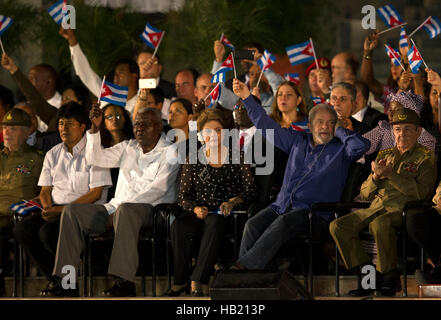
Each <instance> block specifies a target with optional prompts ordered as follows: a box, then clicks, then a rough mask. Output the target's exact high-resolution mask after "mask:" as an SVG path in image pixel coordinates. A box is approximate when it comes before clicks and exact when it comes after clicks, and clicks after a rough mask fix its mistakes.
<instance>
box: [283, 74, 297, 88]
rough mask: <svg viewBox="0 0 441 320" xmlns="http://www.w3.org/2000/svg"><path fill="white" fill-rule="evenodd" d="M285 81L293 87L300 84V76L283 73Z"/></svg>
mask: <svg viewBox="0 0 441 320" xmlns="http://www.w3.org/2000/svg"><path fill="white" fill-rule="evenodd" d="M285 80H286V81H290V82H292V83H294V84H295V85H299V84H300V76H299V74H298V73H285Z"/></svg>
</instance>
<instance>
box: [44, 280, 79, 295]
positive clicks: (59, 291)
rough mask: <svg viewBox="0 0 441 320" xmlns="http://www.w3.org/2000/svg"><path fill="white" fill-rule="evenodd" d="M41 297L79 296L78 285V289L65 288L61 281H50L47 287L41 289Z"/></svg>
mask: <svg viewBox="0 0 441 320" xmlns="http://www.w3.org/2000/svg"><path fill="white" fill-rule="evenodd" d="M40 296H41V297H48V298H49V297H59V298H61V297H79V296H80V294H79V290H78V287H77V288H76V289H63V287H62V286H61V281H57V280H53V281H51V282H49V283H48V285H47V286H46V288H45V289H43V290H41V291H40Z"/></svg>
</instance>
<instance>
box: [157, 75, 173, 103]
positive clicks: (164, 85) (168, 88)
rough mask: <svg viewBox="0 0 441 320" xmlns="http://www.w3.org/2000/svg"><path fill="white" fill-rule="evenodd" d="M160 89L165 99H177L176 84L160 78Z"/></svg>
mask: <svg viewBox="0 0 441 320" xmlns="http://www.w3.org/2000/svg"><path fill="white" fill-rule="evenodd" d="M158 87H159V88H161V90H162V92H163V93H164V97H165V98H168V99H171V98H172V97H176V88H175V84H174V83H171V82H169V81H167V80H164V79H162V78H160V79H159V84H158Z"/></svg>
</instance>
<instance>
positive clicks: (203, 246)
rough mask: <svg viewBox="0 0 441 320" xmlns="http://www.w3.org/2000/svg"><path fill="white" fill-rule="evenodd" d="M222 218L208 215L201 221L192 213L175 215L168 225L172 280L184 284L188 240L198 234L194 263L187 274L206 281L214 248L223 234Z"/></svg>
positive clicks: (223, 220)
mask: <svg viewBox="0 0 441 320" xmlns="http://www.w3.org/2000/svg"><path fill="white" fill-rule="evenodd" d="M226 225H227V224H226V218H225V217H224V216H223V215H220V214H210V215H208V216H207V217H206V218H205V219H204V220H201V219H199V218H198V217H197V216H196V215H195V214H194V213H189V214H184V215H181V216H180V217H178V218H177V219H176V220H175V221H174V222H173V224H172V227H171V239H172V246H173V256H174V283H175V284H176V285H181V284H185V283H186V282H187V281H188V278H189V275H190V261H191V260H190V259H191V248H192V244H191V241H190V239H193V240H194V239H195V238H196V237H197V236H198V235H199V234H200V235H201V242H200V246H199V252H198V255H197V258H196V266H195V268H194V270H193V273H192V275H191V280H192V281H197V282H200V283H203V284H208V281H209V279H210V276H211V275H212V273H213V270H214V264H215V262H216V258H217V256H218V250H219V249H220V247H221V246H222V240H223V239H224V236H225V229H226Z"/></svg>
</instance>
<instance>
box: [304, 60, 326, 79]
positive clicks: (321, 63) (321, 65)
mask: <svg viewBox="0 0 441 320" xmlns="http://www.w3.org/2000/svg"><path fill="white" fill-rule="evenodd" d="M317 63H318V65H319V68H320V69H328V70H331V62H330V61H329V60H328V59H326V58H318V59H317ZM316 68H317V67H316V66H315V61H314V62H313V63H311V64H310V65H309V67H308V68H307V69H306V76H309V73H310V72H311V70H312V69H316Z"/></svg>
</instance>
